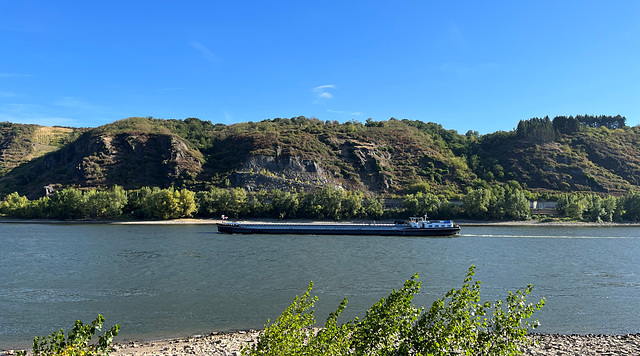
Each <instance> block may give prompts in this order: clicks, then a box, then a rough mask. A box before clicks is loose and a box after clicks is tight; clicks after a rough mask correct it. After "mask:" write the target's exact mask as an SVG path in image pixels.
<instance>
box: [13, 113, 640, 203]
mask: <svg viewBox="0 0 640 356" xmlns="http://www.w3.org/2000/svg"><path fill="white" fill-rule="evenodd" d="M592 119H593V117H581V116H580V117H576V118H573V117H570V118H555V119H554V120H550V119H548V118H545V119H537V118H536V119H531V120H527V121H521V123H520V124H519V125H518V129H517V130H514V131H510V132H496V133H493V134H488V135H482V136H481V135H478V134H477V133H473V132H468V133H467V134H466V135H461V134H458V133H457V132H456V131H453V130H446V129H444V128H443V127H442V126H441V125H439V124H435V123H424V122H421V121H410V120H396V119H393V118H392V119H390V120H388V121H379V122H375V121H372V120H367V122H366V123H364V124H363V123H359V122H347V123H344V124H340V123H337V122H332V121H320V120H317V119H314V118H305V117H296V118H291V119H281V118H276V119H273V120H264V121H261V122H256V123H254V122H247V123H239V124H234V125H223V124H212V123H211V122H209V121H202V120H199V119H194V118H188V119H185V120H162V119H153V118H129V119H125V120H120V121H116V122H114V123H111V124H108V125H104V126H100V127H97V128H94V129H72V128H58V127H54V128H49V127H43V126H37V125H18V124H10V123H3V124H2V126H1V127H0V145H1V146H0V148H2V156H0V195H4V194H8V193H10V192H13V191H18V192H19V193H20V194H23V195H27V196H30V197H37V196H41V195H43V194H45V187H49V188H50V189H57V188H59V187H66V186H75V187H88V188H91V187H107V186H113V185H115V184H117V185H121V186H123V187H124V188H125V189H135V188H139V187H142V186H159V187H169V186H176V187H181V186H185V187H188V188H190V189H194V190H201V189H206V188H207V187H209V186H221V187H225V186H237V187H243V188H245V189H247V190H248V191H257V190H264V189H285V190H294V189H295V190H298V191H310V190H313V189H316V188H318V187H322V186H325V185H335V186H341V187H344V188H345V189H349V190H360V191H363V192H365V193H376V194H382V195H389V194H396V193H402V192H404V191H406V190H411V189H416V187H418V188H419V189H422V190H425V189H426V190H429V191H432V192H434V193H436V194H437V195H439V196H443V197H446V198H452V197H455V196H456V194H459V193H461V192H463V191H464V189H465V188H467V187H472V188H476V187H478V186H484V185H487V184H495V183H502V182H507V181H510V180H515V181H517V182H519V183H520V184H521V185H523V186H524V187H526V188H527V189H529V190H532V191H539V192H560V191H562V192H567V191H594V192H600V193H611V194H624V193H625V192H627V191H629V190H631V189H637V188H638V186H639V185H640V143H639V142H640V128H638V127H626V126H625V125H624V118H621V117H615V118H611V117H597V118H594V119H593V120H592ZM614 119H616V120H617V121H615V120H614ZM588 120H591V121H588ZM594 120H595V121H594ZM610 121H611V122H614V124H611V125H609V122H610ZM620 122H621V123H622V124H620ZM601 123H604V125H602V126H605V127H601V125H600V124H601ZM592 126H593V127H592ZM606 126H609V127H608V128H607V127H606Z"/></svg>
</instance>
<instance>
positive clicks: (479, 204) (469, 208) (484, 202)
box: [462, 188, 493, 219]
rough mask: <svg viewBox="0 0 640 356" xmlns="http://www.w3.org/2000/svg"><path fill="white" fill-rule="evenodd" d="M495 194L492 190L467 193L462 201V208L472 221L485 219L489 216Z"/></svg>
mask: <svg viewBox="0 0 640 356" xmlns="http://www.w3.org/2000/svg"><path fill="white" fill-rule="evenodd" d="M492 199H493V194H492V193H491V190H489V189H485V188H480V189H475V190H472V191H470V192H469V193H467V195H465V196H464V198H463V199H462V208H463V209H464V212H465V214H466V215H467V216H468V217H469V218H472V219H485V218H487V217H488V215H489V207H490V206H491V204H492Z"/></svg>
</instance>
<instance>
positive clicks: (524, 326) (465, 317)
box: [242, 266, 544, 355]
mask: <svg viewBox="0 0 640 356" xmlns="http://www.w3.org/2000/svg"><path fill="white" fill-rule="evenodd" d="M474 274H475V266H471V267H470V268H469V272H468V273H467V276H466V278H465V280H464V284H463V286H462V288H460V289H458V290H456V289H452V290H451V291H450V292H448V293H447V294H446V295H445V297H444V298H443V299H438V300H436V301H435V302H434V303H433V305H432V306H431V308H430V309H429V310H428V311H426V312H425V311H424V309H423V308H416V307H415V306H414V305H413V304H412V300H413V296H414V295H415V294H416V293H417V292H418V291H419V290H420V283H419V282H418V281H417V278H418V275H417V274H416V275H415V276H413V277H412V278H411V279H409V280H408V281H406V282H405V284H404V286H403V287H402V288H401V289H400V290H398V291H396V290H393V291H392V292H391V294H389V296H387V297H386V298H382V299H381V300H380V301H379V302H377V303H376V304H374V305H373V306H372V307H371V308H370V309H369V310H368V311H367V312H366V315H365V317H364V318H363V319H362V320H359V319H357V318H356V319H355V320H351V321H349V322H347V323H345V324H342V325H338V324H337V318H338V316H339V315H340V314H341V313H342V311H343V310H344V308H345V307H346V304H347V300H346V299H344V301H343V302H342V303H341V304H340V306H339V307H338V309H337V310H336V311H335V312H333V313H331V314H330V315H329V317H328V319H327V321H326V323H325V325H324V327H323V328H320V329H313V326H314V325H315V317H314V315H313V305H314V303H315V302H316V301H317V297H310V292H311V289H312V287H313V283H310V284H309V287H308V288H307V291H306V292H305V293H304V294H303V295H302V297H296V298H295V299H294V301H293V303H292V304H291V305H290V306H289V307H288V308H287V309H286V310H285V311H284V312H283V313H282V315H280V316H279V317H278V319H276V321H275V322H274V323H273V324H269V321H267V323H266V324H265V329H264V330H263V331H262V332H261V333H260V335H259V337H258V340H257V342H256V343H255V344H253V345H249V346H247V347H245V348H244V349H243V350H242V354H243V355H454V354H455V355H520V354H522V346H524V345H526V344H528V343H529V342H530V341H529V340H528V339H527V338H526V337H525V336H526V334H527V331H528V329H529V328H532V329H535V328H536V327H537V326H538V325H539V324H538V322H537V320H534V321H533V322H529V320H527V319H530V318H531V316H532V314H533V313H534V311H535V310H539V309H540V308H542V306H543V305H544V298H543V299H542V300H541V301H540V302H538V303H536V304H531V303H528V304H527V303H526V301H525V298H526V296H527V295H529V294H530V293H531V290H532V287H531V285H529V286H527V288H525V289H524V290H518V291H517V292H515V293H512V292H509V295H508V296H507V298H506V302H503V301H501V300H497V301H495V302H494V303H491V302H485V303H481V302H480V284H481V283H480V281H477V282H475V283H473V281H472V278H473V275H474ZM489 315H491V317H490V318H488V316H489Z"/></svg>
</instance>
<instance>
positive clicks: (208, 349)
mask: <svg viewBox="0 0 640 356" xmlns="http://www.w3.org/2000/svg"><path fill="white" fill-rule="evenodd" d="M257 337H258V331H255V330H249V331H237V332H230V333H221V332H213V333H211V334H208V335H196V336H192V337H186V338H180V339H173V340H162V341H148V342H127V343H119V344H117V345H115V351H114V352H113V353H111V355H117V356H153V355H157V356H161V355H162V356H169V355H172V356H182V355H185V356H186V355H220V356H228V355H233V356H236V355H240V353H241V350H242V347H243V346H244V345H247V344H248V343H250V342H253V341H254V340H256V339H257ZM529 338H530V339H532V340H534V342H536V343H537V344H536V345H533V346H528V347H526V348H525V349H524V355H532V356H547V355H548V356H551V355H576V356H577V355H611V356H613V355H640V334H629V335H556V334H554V335H552V334H531V335H529Z"/></svg>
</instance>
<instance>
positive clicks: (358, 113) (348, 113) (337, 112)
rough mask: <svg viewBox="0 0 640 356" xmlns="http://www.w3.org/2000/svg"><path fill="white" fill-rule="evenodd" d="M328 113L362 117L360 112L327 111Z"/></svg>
mask: <svg viewBox="0 0 640 356" xmlns="http://www.w3.org/2000/svg"><path fill="white" fill-rule="evenodd" d="M327 112H330V113H332V114H343V115H344V114H346V115H351V116H360V115H362V113H361V112H359V111H344V110H327Z"/></svg>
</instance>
